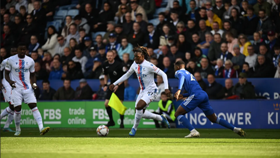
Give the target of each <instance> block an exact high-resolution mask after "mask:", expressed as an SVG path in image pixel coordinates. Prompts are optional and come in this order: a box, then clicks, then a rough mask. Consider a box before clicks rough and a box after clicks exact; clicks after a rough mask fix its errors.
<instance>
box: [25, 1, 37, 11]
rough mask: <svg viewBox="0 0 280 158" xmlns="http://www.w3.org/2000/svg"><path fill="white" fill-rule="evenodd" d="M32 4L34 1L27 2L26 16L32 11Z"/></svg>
mask: <svg viewBox="0 0 280 158" xmlns="http://www.w3.org/2000/svg"><path fill="white" fill-rule="evenodd" d="M33 2H35V0H28V6H27V8H28V14H30V13H31V12H32V11H33V10H34V6H33Z"/></svg>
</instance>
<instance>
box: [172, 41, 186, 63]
mask: <svg viewBox="0 0 280 158" xmlns="http://www.w3.org/2000/svg"><path fill="white" fill-rule="evenodd" d="M170 52H171V53H170V55H169V58H170V62H171V63H175V60H176V59H177V58H182V59H183V58H184V53H182V52H179V51H178V48H177V46H176V45H171V47H170Z"/></svg>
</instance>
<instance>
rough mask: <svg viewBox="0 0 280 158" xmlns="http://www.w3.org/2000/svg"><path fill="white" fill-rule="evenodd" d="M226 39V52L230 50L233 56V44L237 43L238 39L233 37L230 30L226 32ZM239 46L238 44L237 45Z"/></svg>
mask: <svg viewBox="0 0 280 158" xmlns="http://www.w3.org/2000/svg"><path fill="white" fill-rule="evenodd" d="M226 41H227V42H228V44H227V47H228V52H230V53H231V54H232V55H233V56H235V53H234V50H233V46H235V45H238V39H237V38H234V36H233V34H232V33H231V32H228V33H226ZM238 47H239V46H238Z"/></svg>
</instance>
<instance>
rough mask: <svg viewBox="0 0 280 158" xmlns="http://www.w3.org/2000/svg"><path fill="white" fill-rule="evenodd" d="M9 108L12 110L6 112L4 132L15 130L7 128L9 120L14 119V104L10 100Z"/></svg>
mask: <svg viewBox="0 0 280 158" xmlns="http://www.w3.org/2000/svg"><path fill="white" fill-rule="evenodd" d="M9 108H10V109H11V110H12V112H10V113H9V114H8V118H7V121H6V123H5V125H4V129H3V131H4V132H15V131H13V130H12V129H10V128H9V126H10V124H11V122H12V121H13V120H14V106H13V105H12V104H11V103H10V102H9Z"/></svg>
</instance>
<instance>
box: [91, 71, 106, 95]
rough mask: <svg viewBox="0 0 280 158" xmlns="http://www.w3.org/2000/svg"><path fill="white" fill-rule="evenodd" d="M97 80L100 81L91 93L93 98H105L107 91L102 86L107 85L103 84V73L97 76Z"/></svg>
mask: <svg viewBox="0 0 280 158" xmlns="http://www.w3.org/2000/svg"><path fill="white" fill-rule="evenodd" d="M99 82H100V85H99V89H98V91H97V92H96V93H94V94H93V95H92V97H93V100H105V98H106V94H107V91H106V90H104V88H105V86H107V85H105V82H104V75H100V76H99Z"/></svg>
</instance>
